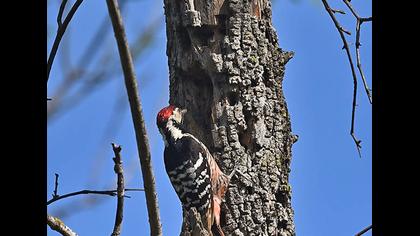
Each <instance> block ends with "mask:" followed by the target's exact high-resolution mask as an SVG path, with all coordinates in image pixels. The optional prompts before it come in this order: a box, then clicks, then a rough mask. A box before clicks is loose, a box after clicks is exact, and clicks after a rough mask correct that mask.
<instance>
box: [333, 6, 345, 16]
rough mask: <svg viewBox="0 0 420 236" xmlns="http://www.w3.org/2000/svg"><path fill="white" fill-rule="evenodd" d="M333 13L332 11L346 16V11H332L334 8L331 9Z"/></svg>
mask: <svg viewBox="0 0 420 236" xmlns="http://www.w3.org/2000/svg"><path fill="white" fill-rule="evenodd" d="M331 11H332V12H333V13H340V14H342V15H345V14H346V12H345V11H343V10H337V9H332V8H331Z"/></svg>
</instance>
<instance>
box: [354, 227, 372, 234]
mask: <svg viewBox="0 0 420 236" xmlns="http://www.w3.org/2000/svg"><path fill="white" fill-rule="evenodd" d="M370 229H372V225H369V226H368V227H366V228H364V229H363V230H362V231H360V232H359V233H357V234H356V235H355V236H361V235H362V234H364V233H366V232H367V231H369V230H370Z"/></svg>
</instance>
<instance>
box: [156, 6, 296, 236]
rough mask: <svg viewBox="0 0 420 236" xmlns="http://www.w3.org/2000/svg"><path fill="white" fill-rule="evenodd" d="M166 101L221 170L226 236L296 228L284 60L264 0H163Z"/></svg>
mask: <svg viewBox="0 0 420 236" xmlns="http://www.w3.org/2000/svg"><path fill="white" fill-rule="evenodd" d="M164 3H165V15H166V29H167V40H168V43H167V55H168V64H169V72H170V75H169V77H170V101H169V102H170V103H171V104H174V105H177V106H179V107H183V108H187V109H188V111H189V112H188V113H187V116H186V120H185V122H184V123H185V128H186V130H188V132H190V133H192V134H193V135H196V136H197V137H198V138H199V139H200V140H202V141H203V142H204V143H205V144H206V145H207V147H208V148H209V150H210V152H211V153H212V154H213V156H214V157H215V158H216V160H217V162H218V164H219V166H220V167H221V169H222V170H223V171H224V172H225V173H230V172H231V171H232V170H233V167H234V165H235V164H236V166H237V168H238V169H239V170H240V172H241V173H243V175H236V176H235V177H234V178H233V179H232V182H231V185H230V187H229V190H228V192H227V193H226V196H225V202H224V203H223V204H222V218H221V225H222V229H223V231H224V232H225V234H226V235H295V229H294V228H295V227H294V223H293V209H292V206H291V188H290V185H289V180H288V179H289V173H290V161H291V147H292V144H293V143H294V142H295V141H296V139H297V138H296V136H295V135H293V134H292V133H291V124H290V118H289V114H288V110H287V105H286V101H285V99H284V95H283V91H282V81H283V76H284V71H285V64H286V63H287V62H288V61H289V59H290V58H291V57H292V56H293V53H291V52H285V51H283V50H282V49H281V48H280V47H279V43H278V38H277V35H276V32H275V29H274V27H273V25H272V21H271V18H272V15H271V14H272V12H271V2H270V1H269V0H165V1H164Z"/></svg>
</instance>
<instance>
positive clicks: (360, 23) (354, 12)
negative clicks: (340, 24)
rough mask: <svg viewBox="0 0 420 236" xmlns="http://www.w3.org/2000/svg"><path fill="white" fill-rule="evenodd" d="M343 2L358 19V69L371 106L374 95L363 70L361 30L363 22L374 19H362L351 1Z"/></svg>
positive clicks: (344, 0)
mask: <svg viewBox="0 0 420 236" xmlns="http://www.w3.org/2000/svg"><path fill="white" fill-rule="evenodd" d="M343 2H344V3H345V4H346V6H347V7H348V8H349V9H350V11H351V13H352V14H353V16H354V17H355V18H356V21H357V22H356V60H357V68H358V69H359V73H360V76H361V77H362V81H363V85H364V87H365V91H366V94H367V96H368V99H369V102H370V104H372V94H371V91H370V89H369V86H368V84H367V82H366V78H365V74H364V73H363V70H362V63H361V60H360V46H361V44H360V28H361V26H362V24H363V22H369V21H372V17H360V16H359V14H357V12H356V10H355V9H354V8H353V6H352V5H351V3H350V1H348V0H343Z"/></svg>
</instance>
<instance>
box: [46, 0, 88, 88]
mask: <svg viewBox="0 0 420 236" xmlns="http://www.w3.org/2000/svg"><path fill="white" fill-rule="evenodd" d="M82 2H83V0H77V1H76V2H75V3H74V4H73V7H72V8H71V9H70V11H69V13H68V14H67V16H66V18H65V19H64V22H63V23H62V24H61V25H59V27H58V29H57V34H56V36H55V39H54V43H53V46H52V48H51V52H50V55H49V57H48V62H47V83H48V79H49V77H50V72H51V67H52V64H53V62H54V58H55V55H56V54H57V50H58V46H59V45H60V42H61V39H62V38H63V35H64V33H65V32H66V29H67V26H68V25H69V23H70V21H71V19H72V18H73V16H74V13H76V11H77V9H78V8H79V6H80V4H82ZM63 10H64V9H63Z"/></svg>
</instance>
